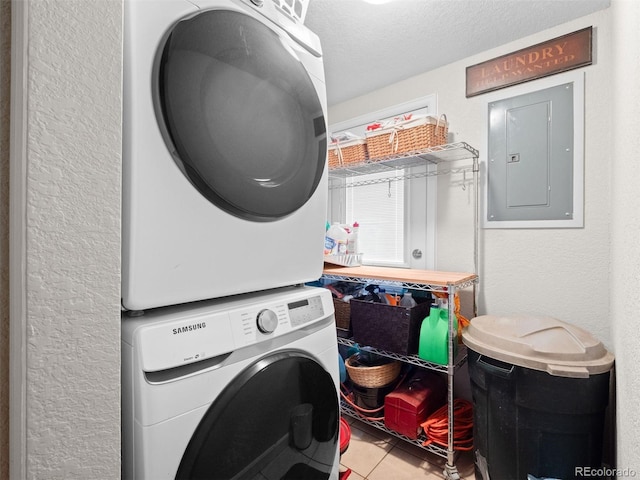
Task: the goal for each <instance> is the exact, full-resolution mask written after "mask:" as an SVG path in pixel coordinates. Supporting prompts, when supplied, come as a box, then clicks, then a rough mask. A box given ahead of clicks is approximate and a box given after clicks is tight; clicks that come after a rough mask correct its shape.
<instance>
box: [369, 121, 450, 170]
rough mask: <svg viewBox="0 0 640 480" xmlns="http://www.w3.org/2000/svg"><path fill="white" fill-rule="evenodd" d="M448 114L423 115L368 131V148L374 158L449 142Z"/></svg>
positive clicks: (370, 156) (371, 157) (370, 155)
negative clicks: (388, 126) (391, 125)
mask: <svg viewBox="0 0 640 480" xmlns="http://www.w3.org/2000/svg"><path fill="white" fill-rule="evenodd" d="M448 134H449V124H448V123H447V116H446V115H444V114H442V115H440V117H439V118H438V119H436V118H435V117H421V118H418V119H415V120H407V121H404V122H398V123H397V124H395V125H394V126H393V127H390V128H384V129H382V130H374V131H373V132H368V133H367V150H368V153H369V158H370V159H372V160H376V159H380V158H384V157H388V156H390V155H398V154H402V153H407V152H415V151H419V150H424V149H426V148H430V147H435V146H437V145H444V144H445V143H447V135H448Z"/></svg>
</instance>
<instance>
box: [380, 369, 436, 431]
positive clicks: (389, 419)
mask: <svg viewBox="0 0 640 480" xmlns="http://www.w3.org/2000/svg"><path fill="white" fill-rule="evenodd" d="M446 402H447V382H446V380H445V378H444V377H443V376H442V375H439V374H437V373H436V372H432V371H429V370H417V371H416V372H415V373H414V374H413V375H412V376H411V378H409V379H408V380H406V381H405V382H403V383H402V385H400V386H399V387H398V388H397V389H395V390H394V391H393V392H391V393H389V394H388V395H387V396H386V397H385V399H384V424H385V425H386V426H387V428H390V429H391V430H394V431H396V432H398V433H401V434H402V435H405V436H407V437H409V438H411V439H414V440H415V439H416V438H418V435H419V433H420V430H421V428H422V427H420V424H421V423H423V422H424V421H425V420H426V419H427V417H428V416H429V415H431V414H432V413H433V412H435V411H436V410H437V409H438V408H440V407H441V406H442V405H444V404H445V403H446Z"/></svg>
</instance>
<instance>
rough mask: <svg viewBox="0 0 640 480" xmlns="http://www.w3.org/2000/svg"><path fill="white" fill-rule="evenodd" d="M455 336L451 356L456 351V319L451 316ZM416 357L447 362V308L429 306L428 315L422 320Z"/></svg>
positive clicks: (443, 363) (441, 363)
mask: <svg viewBox="0 0 640 480" xmlns="http://www.w3.org/2000/svg"><path fill="white" fill-rule="evenodd" d="M453 327H454V332H455V338H454V341H453V357H454V358H455V357H456V354H457V352H458V319H457V318H456V317H455V315H454V318H453ZM418 357H420V358H421V359H423V360H426V361H427V362H433V363H438V364H440V365H446V364H447V363H448V362H449V310H448V309H444V308H434V307H431V311H430V313H429V316H428V317H426V318H425V319H424V320H423V321H422V325H421V327H420V340H419V342H418Z"/></svg>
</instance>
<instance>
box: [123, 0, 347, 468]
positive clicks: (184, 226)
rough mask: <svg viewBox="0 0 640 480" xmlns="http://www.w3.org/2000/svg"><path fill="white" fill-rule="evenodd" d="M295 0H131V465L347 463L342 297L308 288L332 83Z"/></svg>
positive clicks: (127, 408) (126, 163)
mask: <svg viewBox="0 0 640 480" xmlns="http://www.w3.org/2000/svg"><path fill="white" fill-rule="evenodd" d="M281 1H282V2H283V3H282V4H281V3H280V2H281ZM295 2H296V3H295V5H294V4H291V7H292V8H291V9H288V8H289V7H288V4H289V3H290V2H289V0H264V1H263V0H191V1H187V0H125V4H124V5H125V28H124V32H125V37H124V55H125V61H124V66H125V70H124V106H123V113H124V117H123V125H124V129H123V195H124V196H123V226H122V229H123V251H122V256H123V264H122V304H123V317H122V318H123V321H122V394H123V398H122V449H123V452H122V454H123V457H122V458H123V463H122V465H123V471H122V476H123V478H125V479H136V480H145V479H153V480H156V479H163V478H166V479H173V478H179V479H183V478H184V479H200V478H202V479H204V478H206V479H225V480H227V479H301V478H309V479H316V478H317V479H327V478H332V479H333V478H337V477H338V473H337V471H338V434H339V431H338V430H339V427H338V425H339V405H338V393H337V392H338V351H337V344H336V340H335V327H334V321H333V304H332V300H331V296H330V294H329V293H328V291H326V290H324V289H319V288H312V287H307V286H304V282H308V281H312V280H316V279H317V278H319V277H320V275H321V270H322V261H323V260H322V250H323V241H324V224H325V218H326V201H327V170H326V150H327V131H326V120H325V117H326V92H325V85H324V71H323V64H322V56H321V49H320V45H319V41H318V38H317V36H315V35H314V34H313V33H312V32H310V31H309V30H308V29H306V28H305V27H304V25H303V24H302V23H301V22H300V16H301V15H300V14H301V10H300V8H302V7H300V0H295ZM298 7H300V8H298Z"/></svg>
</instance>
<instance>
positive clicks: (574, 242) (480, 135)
mask: <svg viewBox="0 0 640 480" xmlns="http://www.w3.org/2000/svg"><path fill="white" fill-rule="evenodd" d="M609 16H610V14H609V11H608V10H604V11H601V12H598V13H596V14H593V15H590V16H587V17H583V18H582V19H579V20H578V21H574V22H571V23H568V24H565V25H562V26H559V27H556V28H553V29H550V30H547V31H544V32H541V33H539V34H536V35H533V36H530V37H527V38H524V39H522V40H519V41H517V42H512V43H510V44H507V45H505V46H503V47H500V48H496V49H494V50H490V51H487V52H484V53H482V54H480V55H476V56H473V57H470V58H467V59H465V60H463V61H460V62H456V63H453V64H450V65H447V66H445V67H442V68H440V69H437V70H435V71H432V72H428V73H425V74H423V75H419V76H416V77H413V78H410V79H408V80H405V81H403V82H400V83H398V84H396V85H394V86H391V87H388V88H385V89H382V90H379V91H377V92H372V93H371V94H369V95H365V96H363V97H360V98H357V99H355V100H352V101H350V102H345V103H343V104H340V105H337V106H335V107H334V108H332V109H331V110H330V111H329V115H330V121H331V122H332V123H333V122H337V121H340V120H344V119H346V118H348V117H351V116H354V115H358V114H361V113H363V112H364V111H366V110H367V109H369V110H372V111H373V110H377V109H380V108H383V107H386V106H388V105H392V104H394V103H401V102H404V101H407V100H410V99H412V98H415V97H419V96H423V95H427V94H430V93H436V94H437V95H438V112H439V113H445V114H446V115H447V117H448V120H449V122H450V141H464V142H467V143H469V144H471V145H472V146H474V147H475V148H477V149H479V150H480V161H481V162H482V163H484V162H485V161H486V135H487V134H486V127H485V118H486V108H487V100H486V95H484V96H483V95H480V96H477V97H473V98H469V99H467V98H466V97H465V68H466V67H467V66H470V65H474V64H476V63H479V62H482V61H485V60H489V59H491V58H494V57H496V56H499V55H503V54H505V53H510V52H512V51H515V50H518V49H520V48H524V47H527V46H530V45H533V44H536V43H539V42H542V41H544V40H548V39H551V38H553V37H556V36H559V35H563V34H565V33H569V32H572V31H575V30H578V29H581V28H583V27H587V26H590V25H593V26H594V29H595V32H596V33H595V41H594V45H595V53H594V56H595V62H594V65H592V66H589V67H586V68H584V69H582V70H583V71H584V72H585V73H586V86H585V89H586V94H585V95H586V122H585V137H586V146H585V152H586V154H585V169H586V175H585V199H586V204H585V212H586V213H585V227H584V228H582V229H519V230H516V229H509V230H481V231H480V272H479V273H480V275H481V279H480V280H481V283H480V298H479V312H480V313H490V314H510V313H519V312H520V313H531V314H545V315H553V316H556V317H557V318H560V319H564V320H566V321H569V322H574V323H577V324H580V325H582V326H584V327H586V328H587V329H588V330H590V331H592V332H593V333H594V334H595V335H597V336H598V338H600V339H601V340H602V341H603V342H605V344H606V345H607V346H608V347H611V336H610V331H609V321H608V318H609V311H608V305H609V302H608V292H607V291H606V289H604V291H603V289H602V286H603V285H605V286H606V285H607V283H608V279H609V224H610V219H609V214H610V212H609V208H610V199H609V171H610V168H609V165H610V147H609V139H610V133H611V129H610V116H611V113H610V108H609V102H610V99H611V97H610V93H611V89H610V88H609V85H610V81H611V79H610V68H611V65H610V63H611V62H610V55H609V54H608V52H609V51H610V34H609V32H610V28H609ZM531 85H532V86H533V85H534V83H531ZM509 90H510V89H504V90H502V91H501V92H502V93H504V96H505V98H506V97H509V96H510V95H511V94H510V93H509ZM482 170H483V171H482V172H481V178H482V180H481V184H482V183H483V179H484V165H482ZM461 180H462V177H461V175H456V176H453V177H449V176H441V177H439V181H438V234H437V252H436V259H437V265H436V268H437V269H439V270H452V271H473V255H472V247H473V208H472V202H473V192H472V189H471V188H467V189H466V190H463V189H462V188H461V186H460V182H461ZM482 193H483V190H482V191H481V195H480V197H481V198H482ZM481 214H482V211H481Z"/></svg>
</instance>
